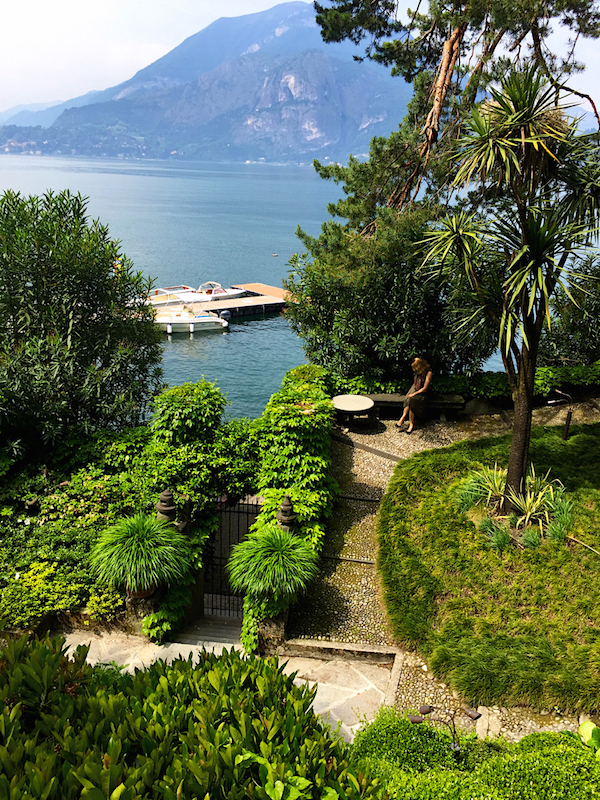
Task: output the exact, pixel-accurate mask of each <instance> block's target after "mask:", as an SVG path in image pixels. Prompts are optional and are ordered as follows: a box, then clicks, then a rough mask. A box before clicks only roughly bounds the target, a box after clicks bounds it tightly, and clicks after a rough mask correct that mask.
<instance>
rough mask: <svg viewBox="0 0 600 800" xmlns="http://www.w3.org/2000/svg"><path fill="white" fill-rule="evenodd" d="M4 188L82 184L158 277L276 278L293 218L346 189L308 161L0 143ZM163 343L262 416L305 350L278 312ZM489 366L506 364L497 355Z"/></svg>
mask: <svg viewBox="0 0 600 800" xmlns="http://www.w3.org/2000/svg"><path fill="white" fill-rule="evenodd" d="M7 189H13V190H15V191H20V192H21V193H23V194H42V193H43V192H45V191H47V190H49V189H51V190H53V191H55V192H58V191H60V190H62V189H70V190H71V191H72V192H81V193H82V194H83V195H86V196H87V197H89V212H90V215H91V216H92V217H94V218H96V217H97V218H99V219H100V220H101V221H102V222H103V223H105V224H107V225H108V226H109V229H110V232H111V235H112V236H113V237H115V238H117V239H120V240H121V242H122V244H123V249H124V251H125V253H126V254H127V255H128V256H129V257H130V258H131V259H132V260H133V262H134V264H135V267H136V268H137V269H139V270H141V271H142V272H144V273H145V274H146V275H149V276H151V277H152V278H154V279H155V280H156V284H157V285H158V286H161V285H162V286H168V285H175V284H179V283H186V284H189V285H190V286H199V285H200V283H202V282H203V281H206V280H216V281H219V283H222V284H223V285H224V286H229V285H230V284H235V283H250V282H261V283H266V284H269V285H271V286H281V281H282V279H283V278H284V277H285V276H286V274H287V261H288V259H289V257H290V255H292V254H293V253H295V252H297V251H298V250H300V249H301V246H300V241H299V240H298V239H297V238H296V235H295V231H296V228H297V226H298V225H300V226H301V227H302V228H303V229H304V230H306V231H307V232H308V233H310V234H313V235H316V234H317V233H318V232H319V229H320V226H321V224H322V223H323V222H324V221H325V220H326V219H328V214H327V204H328V203H330V202H335V201H336V200H337V199H339V197H340V196H341V189H340V188H339V187H337V186H336V185H335V184H333V183H330V182H328V181H323V180H321V178H319V177H318V176H317V175H316V174H315V172H314V170H313V168H312V167H311V166H306V167H290V166H275V165H267V164H235V165H234V164H202V163H177V162H173V163H170V162H163V161H160V162H158V161H154V162H139V161H117V160H100V159H99V160H93V159H80V158H47V157H39V156H16V155H0V192H4V191H6V190H7ZM273 253H277V257H274V256H273ZM242 319H243V318H242ZM163 348H164V360H163V368H164V372H165V378H166V380H167V382H168V383H169V384H170V385H175V384H179V383H183V382H184V381H197V380H199V379H200V378H201V377H202V376H203V375H204V376H205V377H206V378H208V379H209V380H211V381H215V382H216V383H217V385H218V386H219V387H220V388H221V390H222V391H223V392H224V393H225V394H226V395H227V398H228V400H229V401H230V405H229V407H228V413H229V414H230V415H232V416H248V417H257V416H260V414H261V413H262V411H263V409H264V406H265V403H266V402H267V400H268V399H269V397H270V396H271V394H273V392H275V391H276V390H277V389H278V387H279V385H280V383H281V379H282V377H283V375H284V374H285V372H286V371H287V370H288V369H291V368H292V367H295V366H297V365H298V364H301V363H303V362H304V361H305V358H304V353H303V351H302V347H301V345H300V342H299V340H298V339H297V337H296V336H295V335H294V334H293V333H292V331H291V330H290V328H289V326H288V324H287V323H286V321H285V320H284V319H283V318H282V317H279V316H275V317H268V318H266V319H253V320H251V321H244V322H235V321H232V323H231V325H230V328H229V330H228V331H226V332H224V333H221V332H219V333H203V334H198V333H196V334H194V335H193V338H192V337H189V336H187V335H184V334H179V335H174V336H172V337H169V338H167V336H166V335H165V336H164V339H163ZM487 368H488V369H502V364H501V362H500V359H499V358H497V357H496V358H494V359H492V360H491V362H489V363H488V365H487Z"/></svg>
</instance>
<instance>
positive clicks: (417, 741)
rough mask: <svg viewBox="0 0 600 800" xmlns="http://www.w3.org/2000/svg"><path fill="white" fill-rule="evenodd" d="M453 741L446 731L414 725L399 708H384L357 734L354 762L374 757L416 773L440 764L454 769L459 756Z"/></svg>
mask: <svg viewBox="0 0 600 800" xmlns="http://www.w3.org/2000/svg"><path fill="white" fill-rule="evenodd" d="M451 744H452V739H451V738H450V736H449V735H448V734H447V733H445V732H444V731H439V730H436V729H435V728H431V727H427V726H425V725H413V724H412V723H411V722H409V721H408V719H407V718H406V717H405V716H404V715H403V714H401V713H400V712H399V711H397V710H396V709H393V708H388V707H384V708H382V709H380V711H379V712H378V714H377V716H376V717H375V719H374V720H373V722H371V724H370V725H367V727H366V728H363V729H362V730H360V731H359V732H358V733H357V734H356V738H355V740H354V745H353V746H352V761H353V763H360V762H361V761H362V759H365V758H372V759H375V760H383V761H387V762H389V763H390V764H393V765H394V766H396V767H399V768H401V769H403V770H412V771H416V772H423V771H424V770H426V769H429V768H431V767H440V766H442V767H447V768H449V769H453V768H455V767H456V757H455V755H454V752H453V751H452V749H451V747H450V745H451Z"/></svg>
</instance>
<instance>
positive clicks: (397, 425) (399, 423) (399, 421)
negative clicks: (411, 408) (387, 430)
mask: <svg viewBox="0 0 600 800" xmlns="http://www.w3.org/2000/svg"><path fill="white" fill-rule="evenodd" d="M407 416H408V406H406V408H405V409H404V411H403V412H402V416H401V417H400V419H399V420H398V422H397V423H396V427H397V428H399V427H400V425H402V424H403V423H404V422H406V417H407Z"/></svg>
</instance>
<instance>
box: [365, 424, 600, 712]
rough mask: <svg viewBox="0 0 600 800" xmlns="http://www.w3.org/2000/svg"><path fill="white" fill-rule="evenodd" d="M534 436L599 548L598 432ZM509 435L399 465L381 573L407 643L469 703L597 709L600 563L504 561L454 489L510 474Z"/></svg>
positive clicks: (549, 552)
mask: <svg viewBox="0 0 600 800" xmlns="http://www.w3.org/2000/svg"><path fill="white" fill-rule="evenodd" d="M561 433H562V428H537V429H534V432H533V437H532V446H531V458H532V461H533V463H534V464H535V467H536V472H537V473H538V474H540V473H545V472H546V471H547V470H548V469H550V470H551V473H550V477H551V478H558V479H559V480H561V481H562V482H563V484H564V485H565V488H566V490H567V497H568V499H570V500H572V501H573V502H574V504H575V510H574V520H573V525H572V527H571V529H570V531H569V533H570V534H571V535H573V536H575V537H576V538H577V539H580V540H581V541H583V542H585V543H586V544H588V545H590V546H591V547H593V548H595V549H596V550H598V551H600V425H588V426H577V427H575V428H573V429H572V433H571V436H570V438H569V439H568V440H567V441H566V442H564V441H562V439H561ZM509 441H510V437H508V436H507V437H501V438H493V439H484V440H479V441H475V442H461V443H459V444H456V445H453V446H452V447H449V448H446V449H444V450H435V451H429V452H425V453H420V454H418V455H416V456H414V457H413V458H411V459H409V460H408V461H406V462H403V463H400V464H399V465H398V467H397V469H396V472H395V474H394V477H393V479H392V481H391V482H390V485H389V487H388V492H387V494H386V497H385V498H384V501H383V503H382V507H381V514H380V520H379V545H380V555H379V557H380V568H381V571H382V575H383V582H384V586H385V596H386V604H387V608H388V612H389V615H390V619H391V622H392V626H393V630H394V633H395V636H396V637H397V639H398V641H399V642H401V643H403V644H405V645H409V646H412V647H415V648H416V649H418V650H419V651H420V652H421V653H422V654H423V655H425V656H426V657H427V658H428V659H429V661H430V664H431V666H432V668H433V669H434V671H435V673H436V674H437V675H439V676H440V677H443V678H444V679H446V680H447V681H448V682H449V683H450V684H451V685H452V686H453V688H455V689H457V690H458V691H459V692H460V693H461V694H462V695H463V696H464V697H465V699H466V700H468V702H470V703H472V704H477V703H483V704H493V703H499V704H511V705H513V704H531V705H533V706H536V707H550V708H552V707H553V706H559V707H562V708H569V709H584V710H591V709H598V708H599V707H600V555H597V554H596V553H593V552H591V551H590V550H588V549H586V548H585V547H582V546H581V545H579V544H575V543H573V542H568V543H567V544H566V545H564V544H558V543H556V542H551V541H544V542H543V543H542V544H541V545H540V546H539V547H538V548H535V549H525V550H518V549H516V548H514V547H509V548H508V549H507V550H505V551H504V552H503V553H498V552H497V551H495V550H492V549H490V548H489V546H488V544H487V542H486V538H485V537H484V536H483V535H482V534H480V533H478V532H477V530H476V528H475V526H474V524H473V523H472V522H470V521H469V520H468V518H467V516H466V515H465V514H464V513H462V512H460V511H459V509H458V505H457V498H456V488H457V486H458V484H459V482H460V480H461V479H462V478H464V477H465V476H466V475H467V474H468V473H469V472H470V471H472V470H474V469H477V468H478V467H479V466H480V465H487V466H491V467H493V466H494V464H495V463H498V464H499V465H502V466H505V465H506V461H507V457H508V446H509Z"/></svg>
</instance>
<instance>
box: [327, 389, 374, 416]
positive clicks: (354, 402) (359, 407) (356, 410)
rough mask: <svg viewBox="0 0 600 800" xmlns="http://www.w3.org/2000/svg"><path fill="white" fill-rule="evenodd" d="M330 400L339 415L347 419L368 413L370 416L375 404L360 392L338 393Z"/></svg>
mask: <svg viewBox="0 0 600 800" xmlns="http://www.w3.org/2000/svg"><path fill="white" fill-rule="evenodd" d="M331 402H332V403H333V407H334V408H335V410H336V411H337V412H338V413H339V414H340V416H342V417H343V418H344V419H345V420H347V421H350V420H351V419H352V418H353V417H355V416H359V415H364V414H368V415H369V416H370V412H371V411H372V409H373V406H374V405H375V403H374V402H373V401H372V400H371V398H370V397H364V395H362V394H338V395H337V396H336V397H333V398H332V400H331Z"/></svg>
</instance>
